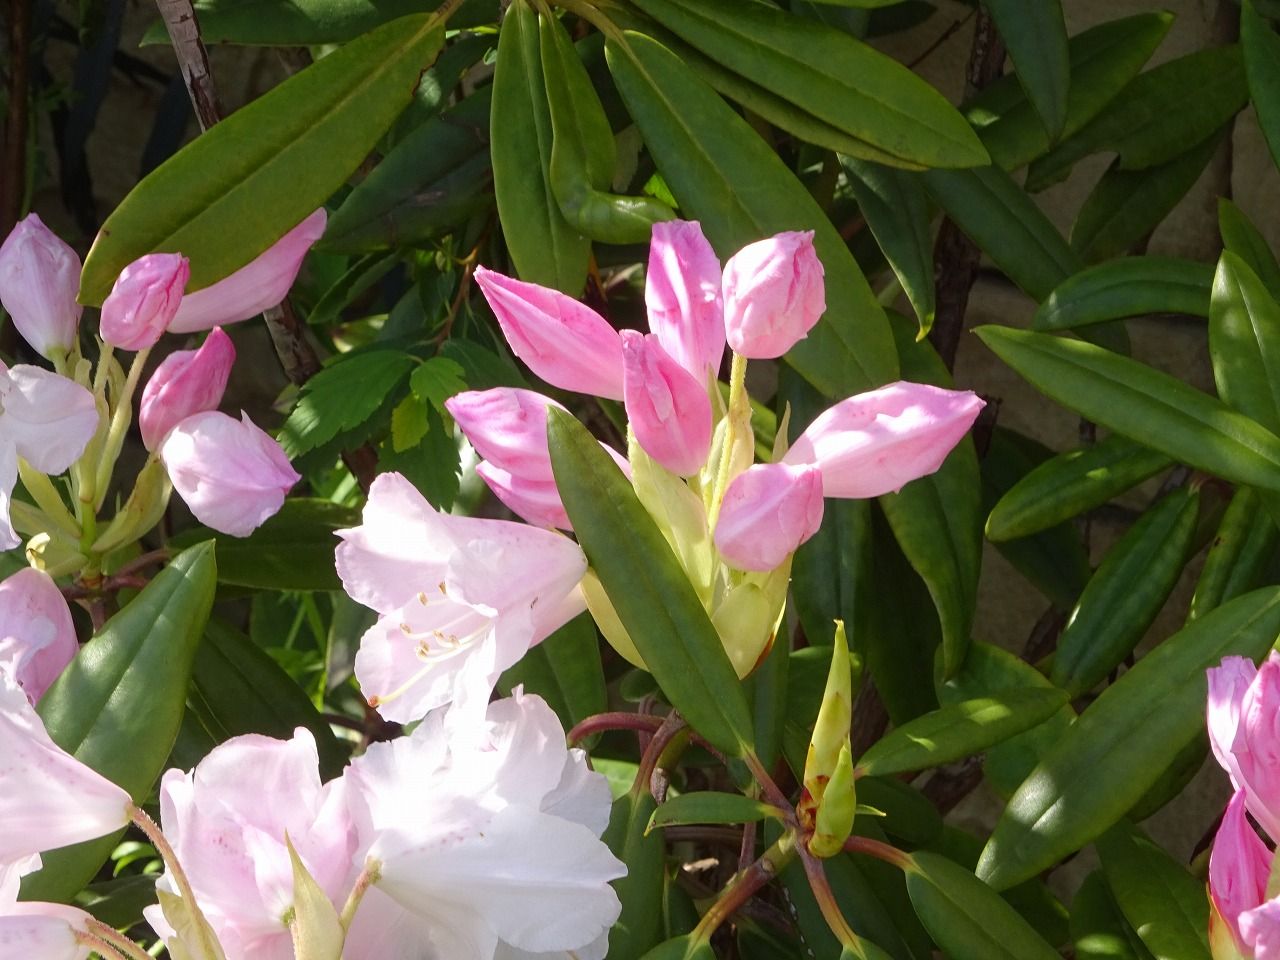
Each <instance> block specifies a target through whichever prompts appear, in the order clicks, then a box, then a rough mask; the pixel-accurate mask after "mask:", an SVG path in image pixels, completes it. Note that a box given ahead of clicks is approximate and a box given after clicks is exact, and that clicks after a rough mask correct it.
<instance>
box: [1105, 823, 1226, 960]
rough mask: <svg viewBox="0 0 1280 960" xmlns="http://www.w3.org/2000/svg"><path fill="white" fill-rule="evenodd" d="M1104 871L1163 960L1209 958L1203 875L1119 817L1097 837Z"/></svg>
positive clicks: (1114, 892)
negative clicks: (1180, 861) (1188, 867)
mask: <svg viewBox="0 0 1280 960" xmlns="http://www.w3.org/2000/svg"><path fill="white" fill-rule="evenodd" d="M1097 848H1098V857H1099V859H1101V861H1102V872H1103V873H1104V874H1105V875H1106V878H1107V885H1108V886H1109V887H1110V888H1111V893H1112V895H1113V896H1114V897H1115V902H1116V904H1117V905H1118V906H1119V908H1120V912H1121V913H1122V914H1124V918H1125V920H1127V921H1128V923H1129V926H1131V927H1132V928H1133V929H1134V930H1136V931H1137V932H1138V936H1139V937H1141V938H1142V942H1143V943H1145V944H1146V945H1147V948H1148V949H1149V950H1150V951H1151V953H1152V955H1153V956H1155V957H1157V958H1159V960H1209V936H1208V931H1209V899H1208V897H1206V896H1205V884H1204V881H1203V880H1201V879H1199V878H1198V877H1195V876H1193V875H1192V874H1191V873H1190V871H1188V870H1187V869H1186V868H1185V867H1183V866H1182V865H1181V864H1180V863H1178V862H1177V861H1176V860H1174V859H1173V858H1172V857H1170V856H1169V854H1167V853H1165V852H1164V851H1163V850H1161V849H1160V848H1159V847H1158V846H1156V845H1155V844H1154V843H1152V842H1151V841H1150V840H1149V839H1148V838H1147V837H1146V836H1144V835H1143V834H1142V832H1141V831H1140V830H1138V829H1137V828H1136V827H1132V826H1130V825H1129V824H1127V823H1119V824H1117V825H1116V826H1114V827H1112V828H1111V829H1110V830H1108V831H1107V832H1106V833H1104V834H1103V835H1102V836H1101V837H1099V838H1098V842H1097Z"/></svg>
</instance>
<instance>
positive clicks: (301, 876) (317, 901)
mask: <svg viewBox="0 0 1280 960" xmlns="http://www.w3.org/2000/svg"><path fill="white" fill-rule="evenodd" d="M284 842H285V844H286V845H287V846H288V848H289V862H290V863H291V864H292V865H293V918H292V920H290V922H289V928H290V933H292V935H293V954H294V958H295V960H342V944H343V942H344V941H345V940H346V938H347V936H346V930H344V929H343V927H342V921H341V920H340V919H339V918H338V911H337V909H336V908H335V907H334V905H333V902H332V901H331V900H330V899H329V895H328V894H326V893H325V892H324V891H323V890H322V889H320V884H318V883H316V879H315V877H313V876H311V874H310V872H309V871H308V870H307V868H306V865H305V864H303V862H302V858H301V857H299V856H298V851H297V850H295V849H294V848H293V841H292V840H290V839H289V837H288V836H287V835H286V836H285V838H284Z"/></svg>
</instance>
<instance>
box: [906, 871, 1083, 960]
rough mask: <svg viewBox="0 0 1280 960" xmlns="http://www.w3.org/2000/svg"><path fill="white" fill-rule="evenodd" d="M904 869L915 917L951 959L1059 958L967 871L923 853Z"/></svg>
mask: <svg viewBox="0 0 1280 960" xmlns="http://www.w3.org/2000/svg"><path fill="white" fill-rule="evenodd" d="M906 870H907V892H908V893H910V894H911V902H912V904H913V905H914V906H915V908H916V913H917V915H919V917H920V920H921V922H922V923H923V924H924V926H925V929H926V930H928V931H929V935H930V936H932V937H933V939H934V940H935V941H937V944H938V946H939V947H941V948H942V949H943V950H944V951H946V954H947V956H948V957H951V958H953V960H1059V957H1058V951H1056V950H1054V949H1053V947H1051V946H1049V944H1048V943H1046V942H1045V941H1044V938H1043V937H1041V936H1040V934H1038V933H1036V931H1035V929H1034V928H1033V927H1032V926H1031V924H1029V923H1027V921H1026V920H1024V919H1022V917H1021V916H1019V914H1018V912H1017V911H1016V910H1014V909H1013V907H1011V906H1009V904H1007V903H1006V902H1005V901H1004V899H1003V898H1002V897H1001V896H1000V895H999V894H998V893H996V892H995V891H994V890H992V889H991V888H990V887H989V886H987V885H986V884H985V883H983V882H982V881H981V880H979V879H978V878H977V877H975V876H974V875H973V874H972V873H970V872H969V871H968V870H966V869H965V868H964V867H961V866H959V865H958V864H955V863H953V862H951V861H950V860H948V859H947V858H946V857H942V856H939V855H938V854H936V853H929V852H928V851H924V850H920V851H917V852H915V853H913V854H911V855H910V862H909V864H908V866H907V868H906Z"/></svg>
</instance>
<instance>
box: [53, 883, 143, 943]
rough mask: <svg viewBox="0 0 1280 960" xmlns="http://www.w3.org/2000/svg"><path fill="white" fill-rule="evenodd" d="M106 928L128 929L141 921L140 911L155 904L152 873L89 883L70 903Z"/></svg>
mask: <svg viewBox="0 0 1280 960" xmlns="http://www.w3.org/2000/svg"><path fill="white" fill-rule="evenodd" d="M72 902H73V903H74V904H75V906H77V907H79V908H80V909H82V910H86V911H88V912H89V913H90V914H92V916H93V918H94V919H95V920H100V921H102V922H103V923H105V924H107V926H110V927H115V928H116V929H117V930H121V931H124V930H128V929H129V928H130V927H132V926H134V925H135V924H137V923H141V922H142V911H143V910H144V909H146V908H147V907H149V906H151V905H152V904H154V903H155V902H156V878H155V876H154V875H153V874H131V875H130V876H127V877H115V878H113V879H111V880H102V881H99V882H98V883H91V884H89V885H88V886H87V887H85V888H84V889H83V890H81V891H80V892H79V893H78V894H76V898H75V900H74V901H72Z"/></svg>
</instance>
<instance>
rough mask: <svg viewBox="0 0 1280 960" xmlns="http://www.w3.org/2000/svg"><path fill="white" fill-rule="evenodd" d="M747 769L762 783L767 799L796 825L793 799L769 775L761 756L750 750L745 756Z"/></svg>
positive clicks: (757, 781) (744, 760)
mask: <svg viewBox="0 0 1280 960" xmlns="http://www.w3.org/2000/svg"><path fill="white" fill-rule="evenodd" d="M742 760H743V762H744V763H746V765H747V769H749V770H750V771H751V775H752V776H753V777H755V778H756V783H758V784H760V789H762V790H763V791H764V795H765V799H767V800H768V801H769V802H770V803H771V804H773V805H774V806H775V807H777V808H778V809H779V810H782V811H783V812H784V813H786V815H787V823H788V824H791V825H792V826H794V825H795V816H796V811H795V808H794V807H793V806H792V805H791V801H790V800H788V799H787V795H786V794H785V793H783V792H782V790H781V788H779V786H778V784H777V783H775V782H774V779H773V777H771V776H769V771H768V770H766V769H765V768H764V764H763V763H761V762H760V758H759V757H757V756H756V755H755V754H754V753H751V752H748V753H747V754H746V755H745V756H744V757H743V758H742Z"/></svg>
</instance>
